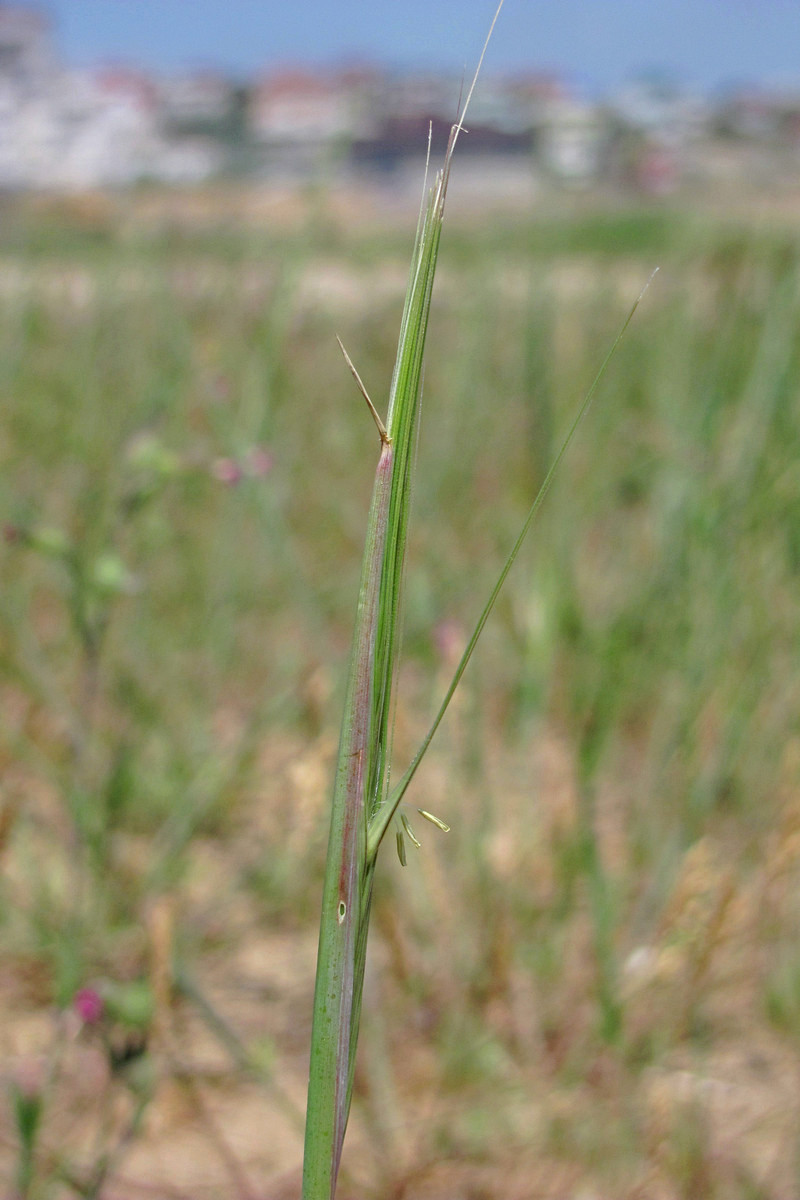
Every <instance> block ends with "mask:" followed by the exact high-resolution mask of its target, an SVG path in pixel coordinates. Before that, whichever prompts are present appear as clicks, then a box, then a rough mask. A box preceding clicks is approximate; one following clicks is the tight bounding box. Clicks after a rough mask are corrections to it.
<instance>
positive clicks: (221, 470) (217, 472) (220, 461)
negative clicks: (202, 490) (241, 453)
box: [211, 458, 242, 487]
mask: <svg viewBox="0 0 800 1200" xmlns="http://www.w3.org/2000/svg"><path fill="white" fill-rule="evenodd" d="M211 474H212V475H213V476H214V478H215V479H217V480H219V482H220V483H224V485H225V487H236V484H237V483H240V482H241V479H242V468H241V467H240V466H239V464H238V462H237V461H236V459H235V458H215V459H214V461H213V463H212V464H211Z"/></svg>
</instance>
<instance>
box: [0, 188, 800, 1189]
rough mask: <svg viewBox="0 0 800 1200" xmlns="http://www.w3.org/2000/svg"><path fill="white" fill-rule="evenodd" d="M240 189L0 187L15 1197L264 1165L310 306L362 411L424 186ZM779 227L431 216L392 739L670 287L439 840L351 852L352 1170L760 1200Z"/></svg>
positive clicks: (307, 606)
mask: <svg viewBox="0 0 800 1200" xmlns="http://www.w3.org/2000/svg"><path fill="white" fill-rule="evenodd" d="M456 187H457V178H456V177H455V176H454V188H456ZM181 196H182V197H183V198H182V200H181ZM261 197H262V198H261V200H259V201H258V203H257V204H256V201H255V200H253V201H252V205H255V207H252V205H251V206H250V207H249V208H248V204H247V200H246V193H240V195H239V200H238V201H237V203H238V205H239V207H238V208H237V210H236V218H235V220H229V219H225V211H226V205H229V200H230V197H228V198H227V199H225V197H223V198H222V199H221V198H220V197H219V196H216V197H215V195H214V193H213V192H205V193H203V192H200V193H184V194H181V193H177V198H176V193H168V194H166V197H165V196H164V194H163V193H162V194H160V193H158V192H157V191H147V190H146V189H145V190H140V191H138V192H136V191H135V192H132V193H129V194H128V195H127V196H126V197H123V198H118V199H117V200H115V201H113V202H112V201H109V200H107V199H104V198H102V197H95V198H92V197H88V198H87V197H83V198H80V197H74V198H72V199H66V200H62V201H54V200H52V201H42V200H39V201H34V200H31V201H24V200H19V201H7V202H5V208H4V211H3V220H2V223H1V224H0V263H1V265H2V270H0V396H2V404H0V466H1V469H0V512H1V513H2V522H3V534H4V536H3V541H2V545H0V577H1V578H2V588H0V694H1V696H2V713H3V717H2V723H1V726H0V761H1V762H2V783H1V784H0V788H1V790H0V860H1V861H2V869H3V870H2V885H1V886H2V891H1V892H0V930H1V931H2V932H1V934H0V936H1V937H2V944H3V947H4V956H3V958H4V966H3V970H2V973H0V1030H1V1032H0V1059H1V1060H2V1070H3V1082H4V1084H5V1092H4V1096H3V1099H2V1106H3V1107H2V1110H0V1177H1V1178H2V1180H3V1183H2V1188H3V1191H4V1194H8V1195H11V1194H15V1192H16V1194H20V1195H24V1196H30V1197H45V1196H47V1197H50V1196H67V1195H82V1196H103V1197H108V1198H120V1200H122V1198H126V1200H127V1198H129V1197H136V1196H140V1195H141V1196H165V1197H166V1196H175V1197H186V1198H187V1200H188V1198H189V1197H193V1198H197V1197H201V1196H208V1197H217V1196H223V1195H224V1196H227V1197H230V1196H236V1197H241V1198H242V1200H244V1198H255V1197H263V1198H265V1200H266V1198H270V1200H273V1198H278V1197H282V1196H285V1197H290V1196H296V1195H298V1193H299V1168H300V1159H301V1142H302V1121H303V1107H304V1102H305V1082H306V1064H307V1048H308V1040H309V1032H310V1014H311V997H312V989H313V971H314V956H315V949H316V936H317V931H316V924H317V918H318V904H319V897H320V890H321V878H322V865H323V861H324V852H325V839H326V834H327V820H328V801H329V789H330V776H331V770H332V764H333V757H334V753H335V745H336V738H337V734H338V718H339V706H340V701H341V697H342V682H343V673H344V666H345V663H346V658H347V653H348V648H349V637H350V628H351V622H352V617H353V607H354V603H355V595H356V588H357V576H358V569H359V562H360V554H361V546H362V539H363V533H364V527H365V514H366V506H367V503H368V498H369V491H370V485H371V477H372V472H373V468H374V463H375V458H376V453H377V446H376V437H375V432H374V428H373V427H372V424H371V422H370V420H369V417H368V415H367V414H366V412H365V411H363V403H362V401H361V400H360V398H359V396H358V394H357V393H356V392H355V389H354V387H353V384H352V380H351V378H350V376H349V373H348V372H347V370H346V368H345V366H344V364H343V363H342V361H341V358H340V355H339V351H338V349H337V346H336V341H335V336H334V335H335V334H338V335H339V336H340V337H341V338H342V340H343V342H344V344H345V345H346V346H347V348H348V350H349V352H350V354H351V355H352V357H353V359H354V360H355V362H356V364H357V366H358V369H359V371H360V373H361V375H362V377H363V378H364V381H365V383H366V385H367V387H368V388H369V390H370V392H371V394H372V395H373V397H375V398H376V400H377V398H378V397H380V396H385V395H386V392H387V390H388V382H389V378H390V373H391V366H392V361H393V355H394V348H395V342H396V336H397V330H398V327H399V316H400V311H401V306H402V295H403V291H404V286H405V275H406V270H407V262H408V257H409V253H410V248H411V240H412V232H413V219H412V221H410V222H409V221H408V220H406V219H405V215H404V214H403V216H402V219H400V217H398V215H397V214H396V213H391V212H389V213H387V212H386V211H385V210H384V209H383V208H382V207H381V203H380V202H378V203H368V202H366V201H364V200H363V198H361V199H360V198H359V197H358V196H357V195H345V196H341V195H340V196H339V197H338V198H337V196H336V195H334V196H328V195H326V194H325V193H324V192H321V191H316V190H313V189H308V190H306V191H304V192H301V193H298V194H296V195H294V194H291V193H289V192H287V193H285V194H284V193H281V194H277V193H276V194H273V195H272V197H271V199H269V200H264V198H263V194H261ZM179 201H180V203H181V204H182V205H183V208H182V209H181V210H180V211H181V212H182V213H183V215H184V217H185V215H186V214H187V213H194V214H195V217H196V219H194V220H191V219H181V220H180V221H179V220H178V219H176V218H175V213H176V212H177V211H178V210H179V208H180V205H179ZM259 205H260V207H259ZM227 211H229V207H228V209H227ZM799 245H800V243H798V236H797V224H796V219H795V220H794V221H793V220H792V218H791V214H790V213H788V210H787V211H784V213H783V215H782V219H781V220H777V219H773V220H772V221H771V222H766V221H762V222H754V221H746V220H744V219H743V218H742V216H741V214H739V215H738V216H737V217H736V218H735V219H733V218H730V217H728V218H725V217H724V215H720V213H719V212H718V211H717V212H712V211H711V210H710V207H708V206H707V211H706V212H705V213H704V214H703V213H698V212H697V211H696V210H695V211H693V212H691V213H690V212H689V211H688V210H684V209H683V208H681V207H680V206H679V205H677V204H676V205H675V206H674V207H671V206H670V205H669V204H668V203H667V202H652V203H650V204H648V205H645V206H641V205H638V204H637V205H633V206H631V207H623V208H619V207H613V208H612V207H605V206H603V205H601V204H598V203H595V202H592V201H591V200H590V199H589V198H588V197H586V196H575V197H567V198H566V200H563V202H562V201H561V200H560V201H559V202H558V204H557V205H555V204H554V205H553V206H552V209H551V210H550V211H548V209H547V207H546V206H545V208H544V209H543V210H539V211H538V212H537V215H536V216H535V217H531V216H529V215H526V214H523V213H521V212H519V211H517V212H512V211H508V210H507V211H503V210H499V211H496V212H488V211H485V210H483V211H474V210H473V211H472V212H471V213H470V212H467V211H466V208H465V209H464V210H463V211H461V210H459V211H456V212H454V214H453V215H452V218H451V219H450V221H449V223H448V222H446V225H445V232H444V240H443V251H442V257H441V260H440V274H439V278H438V281H437V292H436V296H435V300H434V317H433V325H432V330H431V334H430V338H429V350H428V354H429V357H428V366H427V371H426V382H425V400H424V414H423V430H422V438H421V444H420V448H419V456H418V465H417V497H416V501H415V511H414V514H413V518H412V534H411V544H410V550H409V555H410V563H409V573H408V582H407V629H406V636H405V666H404V671H403V680H402V687H401V694H400V699H399V705H398V713H397V728H396V736H395V753H396V761H397V766H398V767H399V768H402V767H403V766H405V764H406V763H407V761H408V759H409V758H410V756H411V755H412V754H413V752H414V750H415V748H416V745H417V743H418V741H419V739H420V738H421V736H422V735H423V734H424V732H425V730H426V728H427V723H428V721H429V719H430V717H431V716H432V715H433V713H434V712H435V711H436V707H437V706H438V702H439V699H440V697H441V694H442V692H443V690H444V688H445V687H446V684H447V682H448V680H449V673H450V672H451V671H452V669H453V667H454V665H455V663H456V662H457V660H458V656H459V655H460V652H461V648H462V646H463V643H464V641H465V640H466V637H467V636H468V634H469V632H470V629H471V624H472V623H473V622H474V620H475V619H476V617H477V615H478V613H479V612H480V610H481V608H482V607H483V603H484V600H485V597H486V595H487V593H488V591H489V589H490V588H491V586H492V583H493V581H494V578H495V576H496V574H497V571H498V569H499V567H500V565H501V564H502V561H503V559H504V557H505V553H506V552H507V550H508V548H509V547H510V545H511V543H512V541H513V539H514V536H515V534H516V531H517V529H518V527H519V525H520V523H521V521H522V519H523V517H524V514H525V512H526V510H527V507H528V505H529V503H530V501H531V499H532V497H533V495H534V494H535V491H536V489H537V487H538V485H539V483H540V482H541V480H542V478H543V476H544V473H545V471H546V470H547V467H548V465H549V462H550V461H551V459H552V457H553V455H554V453H555V451H556V450H557V448H558V445H559V442H560V438H561V437H562V436H563V434H564V433H565V432H566V429H567V428H568V426H569V423H570V421H571V418H572V416H573V415H574V413H575V411H576V408H577V405H578V404H579V402H580V400H581V398H582V396H583V394H584V393H585V391H586V389H587V388H588V386H589V384H590V383H591V381H592V379H593V377H594V375H595V373H596V371H597V368H598V367H599V365H600V363H601V361H602V359H603V357H604V356H605V354H606V352H607V350H608V347H609V346H610V344H611V342H612V341H613V338H614V336H615V335H616V332H617V331H618V329H619V326H620V325H621V323H622V321H623V319H624V317H625V315H626V313H627V311H628V309H629V308H630V305H631V304H632V302H633V301H634V300H635V298H636V296H637V295H638V293H639V291H640V290H641V288H642V286H643V285H644V283H645V282H646V280H647V278H648V276H649V275H650V273H651V271H652V270H653V268H654V267H655V266H659V267H660V272H659V274H658V275H657V276H656V279H655V280H654V282H653V284H652V286H651V288H650V291H649V292H648V294H647V296H646V298H645V300H644V301H643V303H642V305H641V307H640V310H639V312H638V313H637V315H636V318H635V321H634V323H633V325H632V327H631V328H630V330H629V331H628V333H627V335H626V337H625V339H624V341H623V343H622V344H621V346H620V348H619V350H618V352H617V354H616V356H615V357H614V359H613V361H612V363H611V366H610V368H609V370H608V371H607V373H606V375H605V377H604V379H603V382H602V384H601V387H600V389H599V392H598V395H597V399H596V402H595V404H594V406H593V408H592V410H591V412H590V414H589V416H588V418H587V420H586V422H585V424H584V426H583V428H582V430H581V431H580V433H579V435H578V438H577V441H576V443H575V445H574V446H573V448H572V449H571V451H570V453H569V456H568V459H567V460H566V462H565V463H564V466H563V468H562V470H561V471H560V474H559V476H558V478H557V480H556V482H555V484H554V487H553V489H552V492H551V494H550V496H549V498H548V500H547V503H546V505H545V507H544V509H543V510H542V513H541V517H540V519H539V521H538V524H537V526H536V527H535V530H534V534H533V537H532V541H531V544H530V546H529V547H528V548H527V550H526V551H525V553H524V555H523V556H522V558H521V559H520V561H519V563H518V564H517V566H516V567H515V570H514V572H513V574H512V576H511V577H510V579H509V582H508V586H507V591H506V592H505V594H504V596H503V598H502V599H501V602H500V604H499V607H498V611H497V612H496V614H495V615H494V617H493V618H492V620H491V622H490V624H489V626H488V627H487V630H486V633H485V636H484V640H483V643H482V645H481V647H480V648H479V651H478V653H477V655H476V659H475V661H474V663H473V664H472V665H471V667H470V669H469V671H468V673H467V676H466V677H465V680H464V684H463V687H462V690H461V692H460V694H459V696H458V698H457V701H456V703H455V705H454V709H453V711H452V713H451V714H450V716H449V717H448V719H447V721H446V723H445V726H444V727H443V729H442V731H441V734H440V736H439V738H438V741H437V743H435V745H434V748H433V750H432V752H431V756H430V761H428V762H426V765H425V766H424V767H423V768H422V769H421V770H420V773H419V777H418V781H417V783H416V784H415V787H414V789H413V798H412V799H413V803H414V804H418V805H419V806H420V807H424V808H426V809H429V810H432V811H433V812H435V813H437V814H438V815H439V816H440V817H441V818H442V819H443V820H445V821H446V822H447V823H448V824H449V825H451V826H452V832H451V833H450V834H448V835H442V834H440V833H438V832H437V831H436V830H434V829H433V828H432V827H431V828H430V832H429V833H428V829H427V828H426V830H425V832H426V836H425V837H424V838H423V839H422V840H423V843H424V844H423V847H422V850H421V851H419V852H417V851H414V853H413V855H411V856H410V857H409V864H408V867H407V868H406V869H405V870H403V868H401V866H400V864H399V863H398V862H397V860H396V858H395V857H394V855H393V852H391V847H388V848H387V851H385V852H384V853H385V862H384V866H383V869H382V871H381V872H380V873H379V879H378V885H377V894H376V899H375V921H374V927H373V930H374V931H373V935H372V942H371V951H370V961H369V966H368V984H367V992H366V999H365V1012H364V1029H363V1034H362V1044H361V1047H360V1051H359V1053H360V1060H359V1068H358V1073H357V1079H356V1099H355V1102H354V1113H353V1119H352V1125H351V1132H350V1133H349V1135H348V1142H347V1144H346V1149H345V1156H344V1162H343V1168H342V1179H341V1185H340V1192H341V1196H342V1197H343V1200H355V1198H356V1197H358V1198H368V1197H374V1198H375V1200H378V1198H388V1197H392V1198H395V1200H400V1198H401V1197H403V1198H407V1200H428V1198H434V1197H435V1198H437V1200H439V1198H442V1200H443V1198H444V1197H449V1198H451V1200H455V1198H461V1197H463V1198H464V1200H467V1198H469V1200H479V1198H481V1200H489V1198H495V1197H497V1198H498V1200H500V1198H502V1200H515V1198H517V1200H523V1198H527V1197H575V1200H578V1197H580V1198H581V1200H589V1198H590V1197H591V1198H597V1200H611V1198H612V1197H613V1198H615V1200H616V1198H622V1197H631V1198H633V1197H648V1198H651V1197H652V1198H659V1200H660V1198H662V1197H663V1198H664V1200H672V1198H673V1197H687V1198H688V1197H726V1198H727V1197H742V1198H743V1200H744V1198H748V1200H752V1198H755V1197H764V1198H769V1200H788V1198H789V1197H792V1196H796V1195H797V1192H798V1189H799V1188H800V1137H799V1136H798V1129H800V949H799V948H798V941H797V924H798V894H799V893H798V882H800V791H799V790H798V787H799V785H800V736H799V731H798V721H797V713H798V702H799V700H800V697H799V696H798V691H799V690H800V681H799V677H798V669H797V660H798V628H799V627H800V595H799V594H798V589H799V587H800V469H798V461H800V457H799V456H800V404H799V403H798V401H799V397H798V387H799V386H800V340H799V339H798V328H800V249H799V248H798V247H799ZM412 819H413V818H412ZM417 825H418V826H423V825H424V822H422V821H419V822H417ZM415 827H416V826H415ZM416 832H417V834H418V835H420V834H421V833H422V832H423V830H422V829H421V828H418V827H416Z"/></svg>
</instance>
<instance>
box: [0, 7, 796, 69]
mask: <svg viewBox="0 0 800 1200" xmlns="http://www.w3.org/2000/svg"><path fill="white" fill-rule="evenodd" d="M17 2H18V3H19V2H23V3H26V4H28V5H30V6H31V7H39V8H44V9H45V10H47V11H49V12H51V13H52V15H53V17H54V18H55V22H56V29H57V41H58V45H59V49H60V51H61V53H62V55H63V56H64V57H65V58H66V60H67V61H68V62H70V63H71V64H75V65H84V64H88V63H93V62H97V61H105V62H107V61H125V62H131V63H136V64H139V65H142V66H147V67H150V68H154V69H157V70H172V69H175V68H179V67H188V66H192V67H193V66H216V67H222V68H224V69H226V70H227V71H229V72H232V73H234V74H238V75H242V76H244V75H248V74H251V73H252V72H253V71H256V70H258V69H259V68H263V67H267V66H270V65H272V64H275V63H278V62H287V61H288V62H292V63H302V62H307V63H325V62H335V61H341V60H343V59H352V58H367V59H370V60H375V59H376V60H378V61H379V62H382V63H385V64H389V65H394V66H400V67H402V66H411V65H413V66H428V67H439V68H454V69H456V70H457V71H459V72H460V71H461V70H462V69H463V68H464V66H465V65H466V66H467V67H468V68H469V67H470V66H472V65H474V63H475V60H476V58H477V55H478V52H479V50H480V45H481V42H482V38H483V34H484V32H485V30H486V28H487V27H488V24H489V21H490V19H491V15H492V12H493V8H494V0H38V2H37V0H17ZM517 67H536V68H545V69H552V70H556V71H558V72H561V73H562V74H564V75H565V76H566V77H567V78H568V79H570V80H572V81H574V82H576V83H577V84H578V85H579V86H580V87H581V88H582V89H583V90H585V91H588V92H593V91H596V90H605V89H607V88H608V87H611V86H613V85H614V84H616V83H618V82H620V81H621V80H624V79H625V78H629V77H630V76H631V75H632V74H634V73H636V72H637V71H640V70H642V69H650V68H665V69H666V70H667V71H669V72H670V73H671V74H672V75H674V76H675V77H676V78H677V79H679V80H682V81H684V82H687V83H689V84H696V85H699V86H701V87H703V88H704V89H709V88H713V87H715V86H717V85H719V84H724V83H728V82H731V81H736V82H740V81H765V82H779V83H780V82H787V81H789V82H791V81H794V82H798V81H800V0H506V4H505V8H504V10H503V13H502V14H501V17H500V21H499V23H498V27H497V30H496V33H495V37H494V40H493V42H492V45H491V47H490V50H489V54H488V57H487V69H488V70H492V69H498V70H499V69H506V68H517Z"/></svg>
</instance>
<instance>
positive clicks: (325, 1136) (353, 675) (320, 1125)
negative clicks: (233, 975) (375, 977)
mask: <svg viewBox="0 0 800 1200" xmlns="http://www.w3.org/2000/svg"><path fill="white" fill-rule="evenodd" d="M393 468H394V450H393V447H392V445H391V443H390V442H384V443H383V445H382V447H381V455H380V459H379V461H378V466H377V470H376V474H375V484H374V489H373V494H372V503H371V506H370V516H369V527H368V531H367V542H366V546H365V551H364V561H363V566H362V573H361V586H360V590H359V599H358V611H357V615H356V628H355V634H354V639H353V648H352V653H351V659H350V674H349V679H348V688H347V697H346V701H345V710H344V717H343V722H342V731H341V737H340V742H339V755H338V760H337V768H336V781H335V786H334V795H333V807H332V813H331V833H330V842H329V851H328V861H327V865H326V872H325V884H324V889H323V903H322V920H321V923H320V941H319V953H318V958H317V983H316V991H315V995H314V1029H313V1033H312V1042H311V1063H310V1077H309V1094H308V1111H307V1116H306V1143H307V1146H308V1143H309V1140H310V1139H311V1138H313V1139H314V1153H313V1154H308V1153H307V1154H306V1161H305V1169H304V1170H305V1173H304V1181H303V1189H304V1190H303V1195H304V1196H307V1197H310V1196H313V1197H315V1198H316V1197H318V1196H327V1197H332V1196H333V1194H334V1190H335V1187H336V1177H337V1174H338V1170H339V1161H340V1158H341V1153H342V1144H343V1142H344V1134H345V1128H346V1126H347V1118H348V1114H349V1110H350V1097H351V1081H352V1062H353V1058H354V1055H355V1046H356V1038H357V1028H356V1027H355V1022H354V1020H353V1015H354V1008H355V1010H356V1011H357V1010H358V1009H359V1008H360V1003H359V998H358V997H354V989H355V987H356V986H360V984H361V981H362V980H363V963H362V964H361V965H358V964H357V961H356V960H357V957H358V955H359V954H361V955H363V953H364V952H365V948H366V947H365V939H364V938H359V930H360V926H361V921H362V920H363V918H364V912H363V909H364V908H365V906H368V903H369V882H370V880H371V872H368V871H367V864H366V833H367V806H368V801H369V798H368V797H367V796H366V795H365V790H366V787H367V781H368V779H369V778H370V776H371V775H374V772H372V771H370V755H371V754H374V753H375V739H374V724H375V711H376V697H377V696H379V695H380V694H381V693H382V681H380V680H377V679H376V678H375V658H376V656H375V643H376V637H377V630H378V604H379V597H380V589H381V575H382V570H383V563H384V551H385V544H386V531H387V519H388V511H389V500H390V496H391V482H392V471H393ZM322 1147H327V1150H326V1151H325V1150H323V1153H321V1154H320V1152H319V1151H320V1149H321V1148H322ZM326 1160H327V1162H326ZM323 1171H324V1172H325V1176H324V1178H323V1174H322V1173H323Z"/></svg>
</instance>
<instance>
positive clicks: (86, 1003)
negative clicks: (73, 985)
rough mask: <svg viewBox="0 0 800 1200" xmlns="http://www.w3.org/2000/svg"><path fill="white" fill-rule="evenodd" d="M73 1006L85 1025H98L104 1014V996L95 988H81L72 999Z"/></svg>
mask: <svg viewBox="0 0 800 1200" xmlns="http://www.w3.org/2000/svg"><path fill="white" fill-rule="evenodd" d="M72 1007H73V1008H74V1010H75V1012H76V1013H77V1014H78V1016H79V1017H80V1019H81V1020H82V1021H83V1023H84V1025H96V1024H97V1022H98V1021H99V1020H100V1019H101V1018H102V1016H103V1010H104V1007H105V1006H104V1004H103V997H102V996H101V995H100V993H99V992H98V991H96V990H95V988H91V987H86V988H81V989H80V991H78V992H76V993H75V995H74V997H73V999H72Z"/></svg>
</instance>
